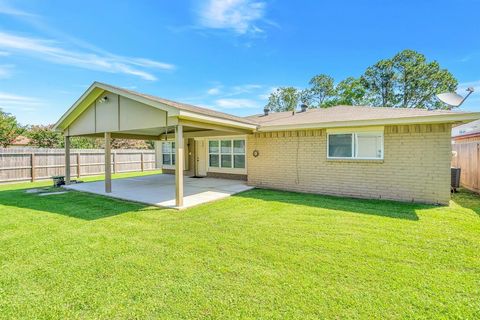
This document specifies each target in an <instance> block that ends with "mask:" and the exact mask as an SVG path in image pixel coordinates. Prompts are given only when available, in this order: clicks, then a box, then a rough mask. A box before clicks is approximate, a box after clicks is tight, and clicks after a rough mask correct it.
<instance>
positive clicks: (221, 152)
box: [208, 139, 245, 169]
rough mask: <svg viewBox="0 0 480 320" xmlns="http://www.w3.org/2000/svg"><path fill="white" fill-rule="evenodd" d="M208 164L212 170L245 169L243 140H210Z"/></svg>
mask: <svg viewBox="0 0 480 320" xmlns="http://www.w3.org/2000/svg"><path fill="white" fill-rule="evenodd" d="M208 163H209V166H210V167H214V168H235V169H244V168H245V140H241V139H239V140H210V141H209V142H208Z"/></svg>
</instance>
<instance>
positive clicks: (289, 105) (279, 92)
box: [266, 87, 300, 112]
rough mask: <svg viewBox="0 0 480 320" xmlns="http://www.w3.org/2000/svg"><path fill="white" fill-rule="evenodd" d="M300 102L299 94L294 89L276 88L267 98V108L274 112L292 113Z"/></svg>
mask: <svg viewBox="0 0 480 320" xmlns="http://www.w3.org/2000/svg"><path fill="white" fill-rule="evenodd" d="M299 100H300V92H299V91H298V90H297V89H296V88H294V87H281V88H277V89H276V90H275V91H274V92H272V93H271V94H270V97H269V98H268V104H267V106H266V107H267V108H268V109H269V110H272V111H275V112H281V111H294V110H295V109H296V108H297V105H298V102H299Z"/></svg>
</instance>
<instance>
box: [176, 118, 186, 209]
mask: <svg viewBox="0 0 480 320" xmlns="http://www.w3.org/2000/svg"><path fill="white" fill-rule="evenodd" d="M175 149H176V156H175V206H176V207H182V206H183V165H184V161H185V160H184V153H183V126H182V125H178V126H176V127H175Z"/></svg>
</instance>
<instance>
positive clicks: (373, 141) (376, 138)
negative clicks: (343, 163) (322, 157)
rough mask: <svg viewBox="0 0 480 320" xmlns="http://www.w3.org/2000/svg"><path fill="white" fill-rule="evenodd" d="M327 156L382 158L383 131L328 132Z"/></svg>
mask: <svg viewBox="0 0 480 320" xmlns="http://www.w3.org/2000/svg"><path fill="white" fill-rule="evenodd" d="M327 139H328V158H334V159H335V158H339V159H383V132H356V133H355V132H353V133H331V134H328V138H327Z"/></svg>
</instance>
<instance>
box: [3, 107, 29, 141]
mask: <svg viewBox="0 0 480 320" xmlns="http://www.w3.org/2000/svg"><path fill="white" fill-rule="evenodd" d="M24 130H25V128H24V127H22V126H21V125H20V124H19V123H18V121H17V119H16V118H15V116H13V115H11V114H10V113H6V112H3V111H2V110H1V109H0V146H2V147H4V148H6V147H8V146H9V145H11V144H12V142H13V141H14V140H15V139H16V138H17V137H18V136H19V135H21V134H22V133H23V131H24Z"/></svg>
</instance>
